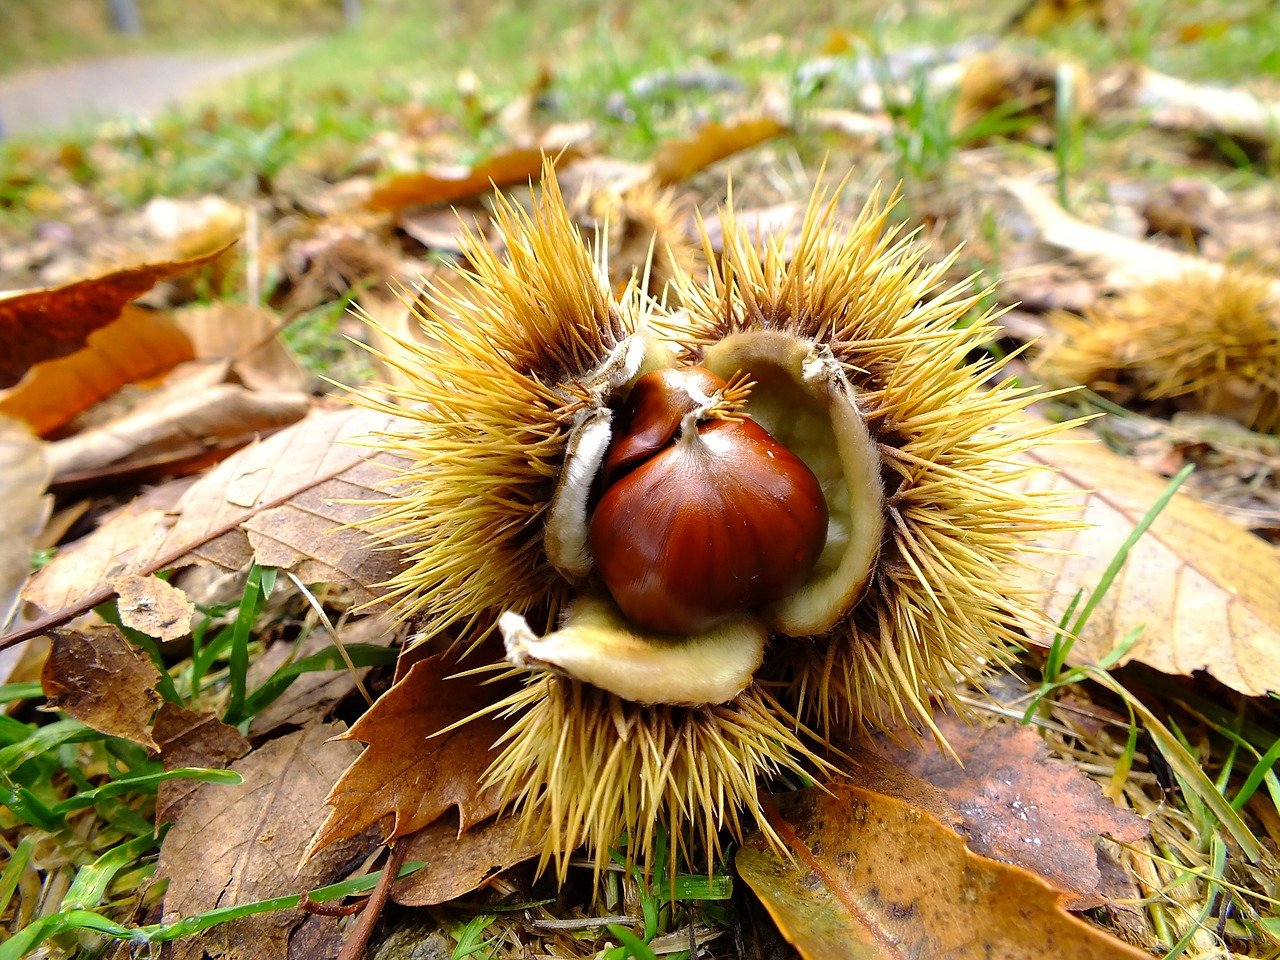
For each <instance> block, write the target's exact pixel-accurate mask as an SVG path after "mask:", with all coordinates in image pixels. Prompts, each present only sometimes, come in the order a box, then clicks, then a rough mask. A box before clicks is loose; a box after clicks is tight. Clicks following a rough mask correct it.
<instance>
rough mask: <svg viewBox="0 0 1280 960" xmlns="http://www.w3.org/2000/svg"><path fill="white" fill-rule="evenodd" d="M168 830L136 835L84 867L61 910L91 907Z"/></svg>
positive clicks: (65, 896) (158, 841)
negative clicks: (114, 880)
mask: <svg viewBox="0 0 1280 960" xmlns="http://www.w3.org/2000/svg"><path fill="white" fill-rule="evenodd" d="M166 832H167V830H166V829H161V830H160V831H159V832H158V833H156V834H153V835H149V836H145V837H136V838H135V839H133V840H130V841H128V842H127V843H122V844H120V845H119V846H116V847H112V848H111V849H110V850H108V851H107V852H106V853H104V854H103V855H102V856H100V857H99V858H98V859H97V860H95V861H93V863H91V864H89V865H88V866H84V867H81V868H80V869H79V870H78V871H76V878H75V880H73V881H72V882H71V886H70V887H69V888H68V890H67V892H66V894H65V895H64V896H63V898H62V906H61V910H62V911H63V912H65V911H67V910H76V909H87V908H89V907H92V906H94V905H95V904H98V903H100V902H101V901H102V899H103V898H104V897H105V896H106V893H107V887H108V886H110V884H111V881H112V880H113V879H115V875H116V874H117V873H119V872H120V871H121V870H123V869H124V868H125V867H127V866H128V865H129V864H131V863H133V861H135V860H137V859H138V858H139V857H140V856H142V855H143V854H144V853H146V852H147V851H148V850H151V849H153V848H154V847H157V846H159V844H160V841H161V840H163V839H164V835H165V833H166Z"/></svg>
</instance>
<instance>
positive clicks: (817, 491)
mask: <svg viewBox="0 0 1280 960" xmlns="http://www.w3.org/2000/svg"><path fill="white" fill-rule="evenodd" d="M725 387H726V383H725V381H724V380H722V379H721V378H719V377H718V376H716V375H715V374H714V373H712V372H711V371H709V370H705V369H703V368H700V367H685V368H680V369H676V370H662V371H655V372H653V373H649V374H646V375H645V376H643V377H641V378H640V379H639V380H637V381H636V384H635V385H634V387H633V389H632V392H631V396H630V397H629V398H628V401H627V403H626V404H625V405H624V407H623V409H622V410H621V411H620V412H619V417H618V429H617V431H616V433H615V436H614V438H613V440H612V442H611V443H610V446H609V449H608V450H607V451H606V454H605V458H604V466H603V470H602V476H603V478H604V483H605V490H604V493H603V495H602V496H601V498H600V501H599V503H598V504H597V505H596V508H595V512H594V513H593V515H592V517H591V522H590V528H589V542H590V546H591V552H592V555H593V556H594V558H595V562H596V566H597V569H598V570H599V572H600V575H601V577H602V578H603V580H604V583H605V586H606V587H607V588H608V590H609V593H610V594H611V595H612V597H613V599H614V602H615V603H617V605H618V607H619V608H620V609H621V610H622V612H623V613H624V614H625V615H626V616H627V618H628V619H629V620H630V621H631V622H632V623H634V624H636V625H637V626H639V627H642V628H644V629H647V630H653V631H657V632H661V633H669V634H681V635H688V634H694V633H699V632H701V631H704V630H708V629H710V628H712V627H714V626H715V625H717V624H719V623H721V622H723V621H724V620H726V619H728V618H730V617H732V616H734V615H736V614H738V613H741V612H742V611H743V610H744V609H746V608H748V607H756V606H761V605H764V604H768V603H770V602H772V601H774V600H779V599H781V598H782V597H785V596H787V595H788V594H789V593H791V592H792V591H794V590H795V589H797V588H798V587H799V586H800V585H801V584H802V583H804V581H805V579H806V578H807V577H808V576H809V574H810V572H811V571H812V570H813V567H814V565H815V564H816V563H817V560H818V557H819V555H820V554H821V552H822V548H823V544H824V542H825V540H826V533H827V505H826V501H825V500H824V498H823V495H822V488H821V485H820V484H819V482H818V479H817V477H815V476H814V474H813V471H811V470H810V469H809V468H808V466H806V465H805V463H804V461H803V460H801V459H800V458H799V457H798V456H796V455H795V454H794V453H792V452H791V451H790V450H788V449H787V448H786V447H784V446H783V445H782V444H780V443H778V442H777V441H776V440H775V439H774V438H773V437H772V436H771V435H770V434H769V433H768V432H767V431H766V430H765V429H764V428H763V427H761V426H760V425H759V424H758V423H756V422H755V421H754V420H752V419H750V418H749V417H747V416H744V415H742V414H740V413H738V414H732V415H731V416H729V417H725V416H724V415H723V414H720V415H719V416H717V415H716V414H715V413H714V412H712V411H715V410H716V409H717V401H718V395H719V393H720V391H723V390H724V388H725Z"/></svg>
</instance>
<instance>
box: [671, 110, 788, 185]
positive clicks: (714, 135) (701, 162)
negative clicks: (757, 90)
mask: <svg viewBox="0 0 1280 960" xmlns="http://www.w3.org/2000/svg"><path fill="white" fill-rule="evenodd" d="M787 129H788V128H787V125H786V124H785V123H781V122H780V121H778V120H775V119H773V117H746V118H743V119H740V120H731V121H729V122H727V123H720V122H719V121H717V120H713V121H711V122H710V123H706V124H704V125H703V126H702V127H701V128H700V129H699V130H698V132H697V133H695V134H694V135H693V136H692V137H689V138H687V139H683V140H667V141H665V142H664V143H662V144H661V145H660V146H659V147H658V152H657V154H655V156H654V158H653V171H654V177H655V178H656V179H657V180H658V182H659V183H678V182H680V181H681V180H684V179H686V178H687V177H691V176H693V174H695V173H697V172H698V171H699V170H705V169H706V168H707V167H709V166H711V164H713V163H715V162H716V161H717V160H723V159H724V158H725V157H731V156H733V155H734V154H735V153H739V152H740V151H742V150H748V149H750V148H751V147H754V146H757V145H759V144H761V143H764V142H765V141H766V140H772V139H773V138H774V137H776V136H780V135H781V134H783V133H786V132H787Z"/></svg>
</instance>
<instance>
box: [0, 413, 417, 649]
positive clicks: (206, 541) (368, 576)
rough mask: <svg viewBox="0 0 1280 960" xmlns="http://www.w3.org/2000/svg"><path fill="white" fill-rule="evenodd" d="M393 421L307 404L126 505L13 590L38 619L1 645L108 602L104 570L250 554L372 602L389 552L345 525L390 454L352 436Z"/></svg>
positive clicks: (219, 562) (384, 476)
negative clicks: (232, 451) (254, 438)
mask: <svg viewBox="0 0 1280 960" xmlns="http://www.w3.org/2000/svg"><path fill="white" fill-rule="evenodd" d="M395 422H396V418H394V417H390V416H388V415H386V414H382V413H374V412H371V411H367V410H359V409H355V408H349V409H342V410H327V411H323V410H322V411H316V412H314V413H312V414H311V415H310V416H308V417H307V418H306V419H305V420H303V421H302V422H300V423H298V424H296V425H294V426H293V427H290V428H288V429H286V430H282V431H280V432H279V433H276V434H274V435H273V436H271V437H269V438H267V439H266V440H264V441H262V442H261V443H259V444H256V445H254V446H252V447H250V448H248V449H246V450H242V451H240V452H239V453H237V454H236V455H234V456H232V457H229V458H228V459H227V460H225V461H223V462H222V463H221V464H219V465H218V466H217V467H216V468H215V469H214V470H212V471H211V472H209V473H208V474H206V475H204V476H203V477H201V478H200V479H199V480H197V481H196V482H194V483H192V484H191V485H190V486H188V487H186V488H185V489H184V490H183V491H182V493H181V495H180V496H179V497H178V498H177V500H176V502H173V503H171V504H170V503H164V504H160V505H155V504H149V503H147V502H143V503H139V504H137V505H132V506H131V507H130V508H129V509H127V510H125V511H122V512H120V513H119V514H117V515H115V516H113V517H112V518H111V519H109V520H108V521H107V522H106V523H104V524H103V525H102V526H101V527H99V528H98V529H97V530H95V531H94V532H93V533H92V534H90V535H89V536H87V537H84V538H82V539H81V540H79V541H77V542H76V543H74V544H72V545H70V546H68V547H66V548H64V549H63V550H61V551H60V552H59V553H58V556H56V557H55V558H54V559H53V561H52V562H51V563H50V564H49V565H48V566H46V567H45V568H44V569H43V570H41V571H40V572H39V573H38V574H37V575H36V576H35V577H33V578H32V580H31V581H30V583H28V584H27V589H26V590H25V591H24V593H23V596H24V597H25V598H26V599H27V600H28V601H29V602H31V603H33V604H35V605H36V606H37V607H39V608H40V609H41V610H43V611H46V612H47V616H45V617H43V618H42V619H41V620H39V621H36V622H35V623H32V624H28V625H27V626H26V627H24V628H23V630H21V631H14V632H13V633H11V634H9V635H8V636H7V637H4V638H0V648H3V647H4V646H8V645H10V644H12V643H16V642H18V641H19V640H20V639H25V637H27V636H33V635H35V634H36V633H39V632H42V631H43V630H46V629H48V628H49V627H51V626H56V625H58V624H60V623H63V622H65V621H66V620H67V619H69V618H71V617H73V616H77V615H78V614H80V613H83V612H84V611H86V610H89V609H91V608H92V607H94V606H96V605H98V604H99V603H103V602H105V601H106V600H109V599H110V598H111V597H112V596H114V590H113V589H112V587H111V586H110V581H111V580H112V579H113V578H114V577H117V576H120V575H121V574H125V573H137V574H149V573H156V572H157V571H159V570H164V569H167V568H170V567H178V566H186V565H188V564H191V563H197V562H203V563H208V564H213V565H214V566H218V567H221V568H222V569H224V570H239V569H240V568H241V567H243V566H245V565H246V564H247V563H248V562H249V561H250V560H252V559H256V560H257V561H258V562H259V563H261V564H263V565H264V566H271V567H279V568H282V569H286V570H291V571H292V572H294V573H296V574H297V575H298V576H299V577H300V578H301V579H302V580H304V581H306V582H309V583H342V584H346V585H348V586H349V587H351V588H352V589H353V591H354V593H355V595H356V597H357V599H359V600H376V599H377V598H378V596H379V594H378V592H377V588H376V585H377V584H380V583H382V582H383V581H385V580H386V579H387V578H388V577H389V576H390V575H391V574H392V573H393V572H394V571H395V569H396V565H397V564H398V562H399V560H398V558H397V557H396V556H395V555H394V553H393V552H391V551H386V550H378V549H375V548H374V546H373V544H372V542H371V540H370V538H369V536H368V535H367V534H365V533H363V532H361V531H358V530H353V529H350V528H349V527H347V526H346V524H348V523H350V522H351V521H353V520H356V519H358V518H359V517H361V516H363V515H364V513H365V511H366V510H368V507H366V506H364V505H362V504H361V503H360V502H359V501H362V500H370V499H373V498H375V497H377V496H379V487H380V485H382V484H385V483H386V482H388V481H389V480H391V479H392V478H393V477H394V473H393V472H392V470H391V468H390V466H389V464H391V463H393V462H394V460H393V458H391V457H389V456H387V455H385V454H377V453H375V452H374V451H371V450H369V449H367V448H364V447H361V446H358V445H356V444H354V443H352V442H351V441H353V440H358V439H360V438H362V437H364V436H366V435H367V434H369V433H370V432H372V431H375V430H387V429H393V425H394V423H395ZM170 492H176V491H173V490H172V489H171V490H170ZM342 501H356V502H354V503H348V502H342Z"/></svg>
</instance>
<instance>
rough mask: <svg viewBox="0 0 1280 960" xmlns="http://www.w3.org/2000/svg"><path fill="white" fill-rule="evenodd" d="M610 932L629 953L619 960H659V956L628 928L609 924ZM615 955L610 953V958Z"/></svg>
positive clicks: (623, 954)
mask: <svg viewBox="0 0 1280 960" xmlns="http://www.w3.org/2000/svg"><path fill="white" fill-rule="evenodd" d="M609 932H610V933H611V934H613V935H614V936H615V937H616V938H617V939H618V941H619V942H620V943H621V944H622V946H623V947H624V948H625V949H626V951H627V952H626V953H622V954H620V955H619V960H620V958H621V957H634V958H635V960H658V955H657V954H656V953H654V952H653V950H652V949H651V948H650V947H649V945H648V944H647V943H645V942H644V941H643V940H641V939H640V938H639V937H637V936H636V935H635V934H634V933H632V932H631V931H630V930H628V929H627V928H626V927H620V926H618V924H616V923H611V924H609ZM613 955H614V954H613V951H610V956H613Z"/></svg>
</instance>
